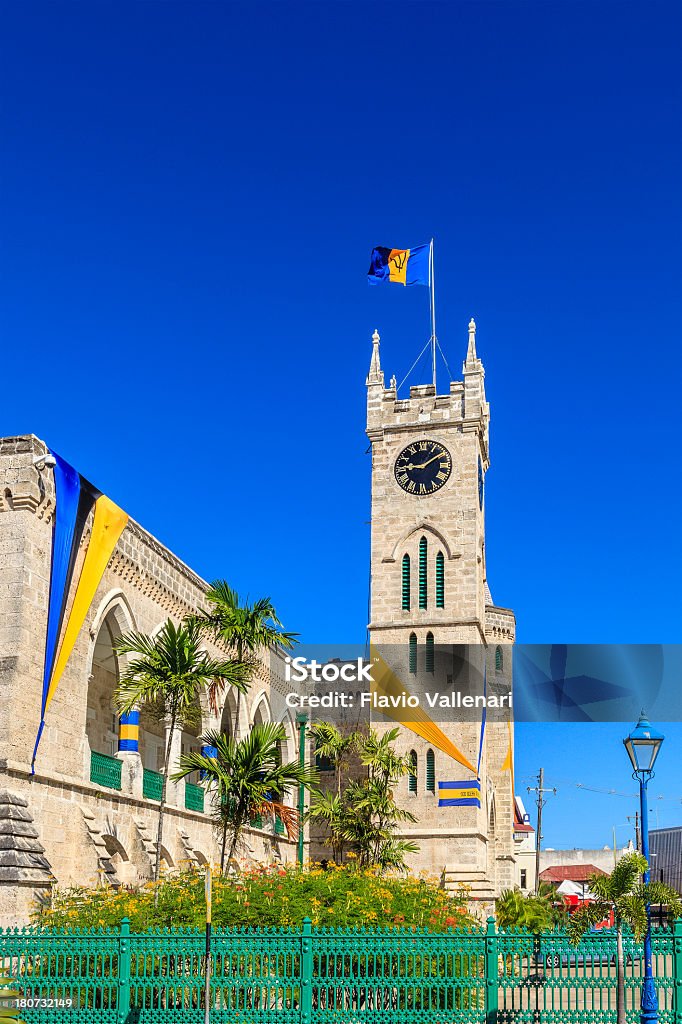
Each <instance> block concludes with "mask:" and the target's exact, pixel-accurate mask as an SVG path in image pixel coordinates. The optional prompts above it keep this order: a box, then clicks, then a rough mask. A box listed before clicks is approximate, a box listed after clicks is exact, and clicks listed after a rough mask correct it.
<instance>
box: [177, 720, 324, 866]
mask: <svg viewBox="0 0 682 1024" xmlns="http://www.w3.org/2000/svg"><path fill="white" fill-rule="evenodd" d="M285 735H286V734H285V731H284V727H283V726H282V725H280V724H278V723H276V722H267V723H266V724H264V725H255V726H254V727H253V729H252V730H251V732H250V733H249V734H248V736H245V737H244V739H242V740H235V739H233V738H231V737H229V736H227V735H226V734H225V733H223V732H217V731H213V732H208V733H206V736H205V737H204V742H205V743H206V745H207V746H211V747H215V748H216V754H215V756H213V757H207V756H206V755H205V754H199V753H196V752H193V753H188V754H183V755H182V757H181V758H180V761H179V763H178V770H177V771H176V772H175V773H174V774H173V776H172V778H173V779H183V778H185V776H187V775H190V774H191V773H192V772H195V771H199V772H201V773H202V777H203V779H204V783H205V784H206V785H208V786H210V785H211V784H212V785H213V786H214V804H215V822H216V825H217V826H218V827H219V829H220V831H221V833H222V845H221V854H220V870H221V872H222V871H223V869H224V867H225V850H226V847H227V838H228V835H229V837H230V849H229V854H228V856H227V862H228V864H229V862H230V861H231V860H232V858H233V857H234V853H235V850H236V849H237V846H238V844H239V840H240V838H241V834H242V832H243V830H244V828H245V827H246V826H247V825H248V824H249V822H250V821H252V819H253V818H254V817H255V816H256V815H258V814H265V815H268V816H270V817H272V818H275V817H278V818H280V820H281V821H282V823H283V824H284V826H285V828H286V829H287V832H288V833H289V835H291V836H292V838H294V837H296V836H297V835H298V828H299V827H300V823H299V821H298V812H297V811H296V810H294V808H293V807H288V806H287V805H286V804H285V803H284V801H285V799H286V797H287V796H288V794H289V790H290V789H291V788H292V787H298V786H305V787H308V788H309V787H310V786H312V785H314V784H315V783H316V782H317V777H318V776H317V771H316V770H315V769H314V768H313V767H312V766H311V765H304V764H301V763H300V762H299V761H290V762H289V763H288V764H282V763H281V758H280V750H279V744H280V742H281V741H282V740H283V739H284V738H285Z"/></svg>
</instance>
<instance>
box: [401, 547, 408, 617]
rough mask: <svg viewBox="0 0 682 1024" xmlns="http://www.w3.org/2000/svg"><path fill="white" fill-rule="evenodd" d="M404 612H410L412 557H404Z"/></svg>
mask: <svg viewBox="0 0 682 1024" xmlns="http://www.w3.org/2000/svg"><path fill="white" fill-rule="evenodd" d="M402 607H403V611H404V612H409V610H410V556H409V555H403V603H402Z"/></svg>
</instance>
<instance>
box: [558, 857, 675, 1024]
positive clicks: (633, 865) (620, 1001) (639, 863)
mask: <svg viewBox="0 0 682 1024" xmlns="http://www.w3.org/2000/svg"><path fill="white" fill-rule="evenodd" d="M646 870H647V862H646V858H645V857H643V856H642V854H641V853H627V854H625V856H624V857H621V859H620V860H619V861H618V863H617V864H616V866H615V868H614V869H613V871H612V872H611V874H610V875H597V874H594V875H591V877H590V880H589V886H590V892H591V893H592V895H593V896H594V897H595V898H594V901H592V902H590V903H584V904H583V905H582V906H581V907H580V908H579V909H578V910H576V912H575V913H574V914H573V915H572V916H571V919H570V922H569V926H568V934H569V938H570V940H571V942H573V943H574V944H575V945H577V944H578V943H579V942H580V940H581V939H582V937H583V935H584V934H585V932H586V931H588V930H589V929H590V928H591V927H592V925H594V924H598V923H599V922H600V921H603V920H604V918H606V917H609V916H610V915H611V914H613V915H614V919H615V924H616V1017H617V1021H618V1024H625V981H624V978H625V972H624V970H623V925H624V924H627V925H628V926H629V927H630V928H631V929H632V931H633V932H634V935H635V938H636V939H637V941H638V942H641V940H642V937H643V935H644V933H645V931H646V929H647V924H648V915H647V906H649V905H650V904H652V903H658V904H660V905H661V906H667V908H668V911H669V912H670V913H671V915H672V916H673V917H679V916H680V915H682V898H681V897H680V894H679V893H678V892H676V891H675V890H674V889H671V888H670V886H669V885H665V884H664V883H663V882H649V883H648V884H647V885H645V884H644V883H643V882H642V880H641V876H642V875H643V874H644V872H645V871H646Z"/></svg>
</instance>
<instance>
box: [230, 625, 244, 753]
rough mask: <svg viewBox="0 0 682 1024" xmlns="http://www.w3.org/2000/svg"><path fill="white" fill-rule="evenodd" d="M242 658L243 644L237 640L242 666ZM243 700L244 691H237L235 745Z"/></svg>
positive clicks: (239, 660) (238, 654)
mask: <svg viewBox="0 0 682 1024" xmlns="http://www.w3.org/2000/svg"><path fill="white" fill-rule="evenodd" d="M242 656H243V650H242V642H241V640H237V661H238V663H239V664H240V665H241V661H242ZM241 699H242V691H241V690H237V706H236V708H235V712H234V734H233V737H232V738H233V740H234V742H235V743H236V742H237V730H238V729H239V707H240V704H241Z"/></svg>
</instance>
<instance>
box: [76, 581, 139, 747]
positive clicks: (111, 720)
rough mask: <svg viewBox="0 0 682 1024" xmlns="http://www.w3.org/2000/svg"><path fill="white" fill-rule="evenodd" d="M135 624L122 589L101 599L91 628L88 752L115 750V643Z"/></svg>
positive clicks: (118, 664) (116, 659) (118, 667)
mask: <svg viewBox="0 0 682 1024" xmlns="http://www.w3.org/2000/svg"><path fill="white" fill-rule="evenodd" d="M134 628H135V621H134V619H133V616H132V612H131V610H130V607H129V605H128V602H127V601H126V599H125V597H124V595H123V593H122V591H111V592H110V593H109V594H107V595H106V597H105V598H104V599H103V600H102V601H101V602H100V605H99V608H98V610H97V613H96V615H95V617H94V619H93V622H92V626H91V628H90V636H91V638H92V643H91V646H90V652H89V671H88V685H87V694H86V700H85V706H86V718H85V736H86V740H87V747H88V756H89V755H90V754H92V753H98V754H106V755H107V756H109V757H115V755H116V752H117V750H118V713H117V711H116V709H115V707H114V703H113V695H114V690H115V689H116V687H117V685H118V681H119V677H120V672H119V669H120V665H121V660H120V659H119V657H118V655H117V654H116V652H115V650H114V644H115V642H116V640H117V638H118V637H119V636H120V635H121V634H122V633H125V632H128V631H129V630H131V629H134Z"/></svg>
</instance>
